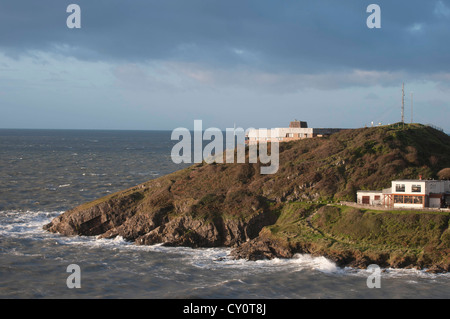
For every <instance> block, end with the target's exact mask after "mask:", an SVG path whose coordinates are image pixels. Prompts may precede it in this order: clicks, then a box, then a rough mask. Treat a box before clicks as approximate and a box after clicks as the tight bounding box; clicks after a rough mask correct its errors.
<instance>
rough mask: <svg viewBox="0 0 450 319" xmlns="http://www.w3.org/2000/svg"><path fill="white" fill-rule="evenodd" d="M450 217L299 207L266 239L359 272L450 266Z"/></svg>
mask: <svg viewBox="0 0 450 319" xmlns="http://www.w3.org/2000/svg"><path fill="white" fill-rule="evenodd" d="M449 221H450V213H448V212H411V211H397V210H396V211H379V210H370V209H356V208H352V207H347V206H340V205H321V204H311V203H301V202H293V203H288V204H286V205H284V207H283V209H282V211H281V214H280V217H279V218H278V220H277V222H276V223H275V224H274V225H272V226H268V227H266V228H265V229H264V230H263V233H264V236H266V237H268V238H271V239H272V240H275V241H278V244H279V245H282V246H283V245H284V246H285V249H290V250H292V251H302V252H308V253H313V254H317V255H326V256H329V257H330V258H332V259H334V260H335V261H337V262H338V263H342V264H345V265H351V266H355V267H359V266H367V265H368V264H371V263H376V264H378V265H380V266H391V267H408V266H410V267H413V266H414V267H417V266H418V267H430V266H439V267H440V268H442V269H447V270H448V268H449V266H450V228H449Z"/></svg>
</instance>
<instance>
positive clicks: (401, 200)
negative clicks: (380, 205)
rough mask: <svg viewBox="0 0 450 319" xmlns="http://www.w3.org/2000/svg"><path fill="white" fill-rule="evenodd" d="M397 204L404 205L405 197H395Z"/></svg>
mask: <svg viewBox="0 0 450 319" xmlns="http://www.w3.org/2000/svg"><path fill="white" fill-rule="evenodd" d="M394 203H395V204H403V195H394Z"/></svg>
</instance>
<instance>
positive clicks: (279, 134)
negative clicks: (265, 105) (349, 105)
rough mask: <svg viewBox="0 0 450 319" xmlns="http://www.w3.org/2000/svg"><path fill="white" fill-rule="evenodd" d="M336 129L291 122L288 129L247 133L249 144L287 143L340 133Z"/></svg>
mask: <svg viewBox="0 0 450 319" xmlns="http://www.w3.org/2000/svg"><path fill="white" fill-rule="evenodd" d="M341 130H342V129H338V128H310V127H308V124H307V123H306V122H300V121H293V122H291V123H290V125H289V127H281V128H272V129H251V130H249V131H248V133H247V141H248V143H249V144H255V143H258V142H261V141H262V142H272V141H276V142H289V141H294V140H299V139H304V138H311V137H322V136H328V135H331V134H334V133H336V132H339V131H341Z"/></svg>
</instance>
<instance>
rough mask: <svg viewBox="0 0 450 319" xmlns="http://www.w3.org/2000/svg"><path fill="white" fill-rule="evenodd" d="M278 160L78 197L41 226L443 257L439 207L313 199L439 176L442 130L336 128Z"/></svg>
mask: <svg viewBox="0 0 450 319" xmlns="http://www.w3.org/2000/svg"><path fill="white" fill-rule="evenodd" d="M279 162H280V167H279V170H278V172H277V173H276V174H273V175H261V174H260V164H259V163H258V164H249V163H245V164H206V163H201V164H195V165H192V166H190V167H188V168H186V169H183V170H180V171H177V172H174V173H172V174H169V175H166V176H163V177H160V178H158V179H154V180H150V181H148V182H146V183H143V184H141V185H138V186H136V187H133V188H130V189H128V190H125V191H122V192H118V193H115V194H112V195H109V196H107V197H104V198H100V199H98V200H95V201H93V202H90V203H86V204H83V205H81V206H79V207H76V208H74V209H72V210H69V211H68V212H66V213H64V214H63V215H61V216H59V217H57V218H56V219H55V220H54V221H52V223H50V224H49V225H47V226H46V227H45V228H46V229H48V230H50V231H55V232H60V233H63V234H66V235H74V234H78V235H100V234H101V235H103V236H105V237H113V236H117V235H121V236H123V237H124V238H126V239H128V240H136V242H139V243H143V244H153V243H157V242H165V243H168V244H171V245H192V246H195V247H198V246H202V245H209V246H214V245H229V246H234V245H241V244H245V243H246V242H247V241H248V240H252V239H257V237H260V238H262V239H264V238H266V239H268V240H269V241H268V242H265V243H264V245H262V246H260V247H259V248H261V249H263V250H264V249H265V250H266V252H265V253H264V254H263V255H262V256H271V255H272V256H274V255H277V253H276V252H275V251H276V249H275V250H273V251H271V249H268V250H267V247H268V246H267V245H271V244H270V241H271V240H275V241H276V242H277V243H278V244H277V245H278V248H280V247H285V248H286V249H285V250H283V252H282V254H281V255H282V256H288V255H289V254H290V253H291V252H293V251H306V252H311V253H317V254H322V255H327V256H330V257H332V258H333V259H334V260H337V261H342V263H343V264H349V263H361V265H364V264H366V262H365V261H364V258H365V259H366V260H374V261H378V262H379V263H385V264H386V263H388V264H390V265H396V264H398V265H403V264H408V262H409V261H414V262H415V263H416V264H417V263H419V264H420V263H422V264H423V265H428V264H429V263H428V262H427V261H430V262H432V263H431V264H436V263H438V264H443V265H447V266H448V265H449V264H450V262H448V261H445V260H446V258H447V259H448V257H447V256H449V248H450V243H449V233H448V215H445V214H425V213H415V212H403V213H402V212H397V211H396V212H375V211H373V212H372V211H368V210H366V211H361V210H354V209H348V208H345V207H341V206H336V207H330V206H323V204H322V203H325V202H334V203H337V202H339V201H341V200H347V201H354V200H355V196H356V191H357V190H358V189H383V188H386V187H389V186H390V184H391V181H392V180H393V179H398V178H417V177H418V176H419V175H422V176H423V178H424V179H427V178H437V177H438V176H441V177H442V176H444V177H445V176H447V175H446V174H447V171H448V170H446V168H450V137H449V136H448V135H447V134H445V133H443V132H440V131H437V130H435V129H433V128H431V127H428V126H423V125H420V124H414V125H405V127H403V126H400V125H390V126H381V127H373V128H361V129H354V130H345V131H341V132H339V133H336V134H333V135H332V136H330V137H326V138H313V139H304V140H299V141H293V142H289V143H280V159H279ZM242 246H244V245H242ZM255 247H256V246H255ZM259 248H258V247H256V248H255V249H259ZM252 249H253V248H252ZM278 251H279V250H278ZM274 252H275V253H274ZM243 254H244V255H245V254H246V253H245V252H244V253H243ZM333 256H334V257H333ZM447 266H444V268H445V267H447Z"/></svg>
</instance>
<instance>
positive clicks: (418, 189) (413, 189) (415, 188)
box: [411, 185, 422, 193]
mask: <svg viewBox="0 0 450 319" xmlns="http://www.w3.org/2000/svg"><path fill="white" fill-rule="evenodd" d="M421 191H422V185H412V186H411V192H413V193H420V192H421Z"/></svg>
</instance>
